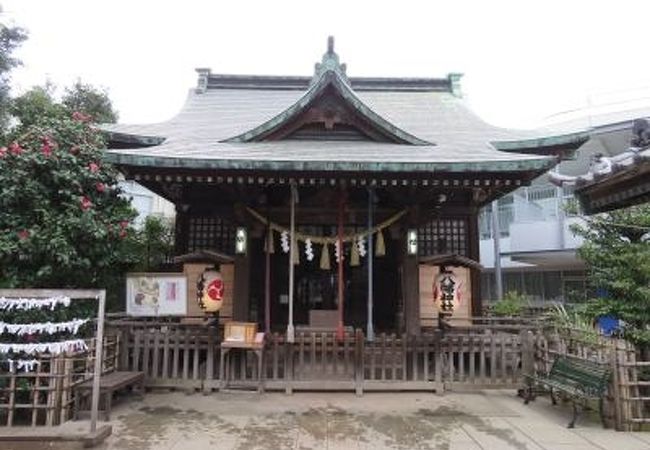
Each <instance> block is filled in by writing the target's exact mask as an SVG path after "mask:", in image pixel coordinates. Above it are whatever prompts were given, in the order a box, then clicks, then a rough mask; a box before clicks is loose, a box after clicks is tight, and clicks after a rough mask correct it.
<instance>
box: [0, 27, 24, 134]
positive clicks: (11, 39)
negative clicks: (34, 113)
mask: <svg viewBox="0 0 650 450" xmlns="http://www.w3.org/2000/svg"><path fill="white" fill-rule="evenodd" d="M25 39H27V33H26V32H25V30H23V29H22V28H19V27H8V26H6V25H5V24H3V23H0V134H4V133H5V132H6V130H7V128H8V125H9V117H10V113H9V105H10V99H9V91H10V89H11V86H10V82H11V77H10V72H11V70H12V69H14V68H15V67H17V66H19V65H20V64H21V62H20V60H18V59H17V58H15V57H14V56H13V53H14V51H15V50H16V48H18V47H19V46H20V45H21V44H22V43H23V41H24V40H25Z"/></svg>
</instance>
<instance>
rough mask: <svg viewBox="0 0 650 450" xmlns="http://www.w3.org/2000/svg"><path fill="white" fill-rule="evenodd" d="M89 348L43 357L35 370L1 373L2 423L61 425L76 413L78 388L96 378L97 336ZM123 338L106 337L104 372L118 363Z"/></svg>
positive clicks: (0, 415)
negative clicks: (72, 353) (94, 376)
mask: <svg viewBox="0 0 650 450" xmlns="http://www.w3.org/2000/svg"><path fill="white" fill-rule="evenodd" d="M86 343H87V345H88V346H89V349H88V351H85V352H80V353H76V354H74V355H60V356H56V357H40V358H38V364H37V366H36V370H35V371H33V372H19V371H15V372H5V373H0V424H3V425H6V426H13V425H31V426H37V425H47V426H52V425H58V424H61V423H63V422H65V421H66V420H68V419H69V418H70V417H71V416H72V412H73V411H72V409H73V404H74V397H73V396H74V388H75V386H77V385H78V384H80V383H82V382H84V381H86V380H89V379H90V378H92V375H93V373H94V364H95V358H94V356H93V355H94V354H95V352H94V346H95V339H88V340H86ZM118 347H119V337H118V336H114V337H111V338H106V339H105V340H104V352H103V356H102V368H103V372H110V371H112V370H114V369H115V367H116V366H117V364H118V354H119V351H118Z"/></svg>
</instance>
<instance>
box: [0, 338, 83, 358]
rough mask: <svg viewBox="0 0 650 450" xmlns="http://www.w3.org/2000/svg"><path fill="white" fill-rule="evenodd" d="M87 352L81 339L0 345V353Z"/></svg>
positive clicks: (53, 353)
mask: <svg viewBox="0 0 650 450" xmlns="http://www.w3.org/2000/svg"><path fill="white" fill-rule="evenodd" d="M82 350H88V346H87V345H86V342H85V341H84V340H83V339H71V340H68V341H60V342H38V343H33V344H11V343H0V353H9V352H12V353H26V354H28V355H34V354H38V353H49V354H50V355H58V354H61V353H65V352H72V351H82Z"/></svg>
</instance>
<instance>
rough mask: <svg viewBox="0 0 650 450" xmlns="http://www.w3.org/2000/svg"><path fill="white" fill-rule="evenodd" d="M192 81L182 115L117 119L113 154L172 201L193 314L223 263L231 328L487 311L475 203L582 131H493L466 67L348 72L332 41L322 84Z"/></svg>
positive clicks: (524, 175) (111, 134) (111, 129)
mask: <svg viewBox="0 0 650 450" xmlns="http://www.w3.org/2000/svg"><path fill="white" fill-rule="evenodd" d="M305 66H306V67H309V61H307V62H305ZM353 67H354V66H351V69H352V70H350V72H353ZM197 72H198V83H197V86H196V87H195V88H193V89H191V91H190V93H189V95H188V98H187V101H186V103H185V105H184V106H183V108H182V110H181V111H180V112H179V113H178V114H177V115H176V116H175V117H173V118H172V119H170V120H168V121H166V122H162V123H155V124H149V125H126V124H117V125H109V126H107V127H106V128H105V131H106V132H107V135H108V139H109V151H108V159H109V160H110V161H111V162H112V163H114V164H115V165H117V167H118V168H119V169H120V171H121V172H122V173H124V175H125V176H126V178H127V179H132V180H135V181H137V182H138V183H140V184H142V185H144V186H146V187H147V188H149V189H151V190H152V191H154V192H155V193H157V194H159V195H161V196H163V197H164V198H166V199H168V200H169V201H171V202H173V203H174V205H175V207H176V248H175V253H176V255H186V256H184V257H183V258H184V259H183V258H181V259H180V260H179V261H185V262H186V264H185V266H184V268H179V270H185V272H186V273H187V274H188V276H189V277H190V279H189V280H188V283H189V286H190V295H189V296H190V298H189V301H188V304H190V305H191V308H190V310H191V311H192V312H193V313H194V314H199V313H200V310H199V309H198V306H197V305H196V302H195V301H194V299H193V298H192V295H194V294H195V292H196V291H195V290H194V291H193V292H194V294H193V293H192V289H195V288H192V286H193V285H195V283H196V276H197V273H196V270H195V268H192V264H191V262H192V261H201V255H203V256H205V258H206V260H205V261H203V262H204V265H203V266H201V270H203V268H205V267H208V266H209V264H207V262H208V260H209V257H210V255H214V254H218V255H221V259H222V260H221V262H222V264H221V271H222V274H223V277H224V281H225V285H226V290H225V291H226V294H225V295H226V304H225V305H224V308H223V310H222V317H224V318H229V317H231V318H233V319H235V320H240V321H252V322H258V324H259V326H260V328H261V329H263V330H264V329H266V330H267V331H268V330H273V331H280V332H284V331H288V333H290V334H291V333H293V332H294V329H296V328H299V327H305V328H314V329H315V328H328V327H329V328H332V327H337V328H338V329H340V328H341V327H355V328H362V329H364V330H365V331H366V332H367V333H369V334H372V333H373V332H375V331H376V330H381V331H398V332H402V333H408V334H418V333H419V332H420V331H421V329H422V328H423V327H430V326H434V325H435V323H436V322H435V320H434V319H435V318H436V317H437V315H438V313H439V312H444V313H447V314H451V315H452V316H455V317H469V316H472V315H478V314H480V312H481V308H482V301H481V297H480V286H479V282H480V270H481V267H480V265H479V264H478V262H477V261H479V234H478V214H479V209H480V208H481V207H482V206H484V205H486V204H487V203H489V202H491V201H493V200H495V199H497V198H499V197H500V196H502V195H504V194H506V193H508V192H511V191H513V190H515V189H517V188H518V187H520V186H525V185H527V184H529V183H530V182H531V180H533V179H534V178H536V177H538V176H540V175H542V174H544V173H545V172H547V171H548V170H549V169H551V168H552V167H554V166H555V165H556V164H557V162H558V160H559V159H560V158H563V157H566V156H568V155H569V156H570V155H571V154H572V153H573V152H574V151H575V150H576V149H577V148H578V147H579V146H581V145H582V144H583V143H584V142H586V141H587V139H588V137H589V136H588V134H586V133H582V132H580V133H572V134H564V135H549V134H548V131H521V130H510V129H503V128H498V127H494V126H492V125H489V124H487V123H485V122H484V121H482V120H481V119H480V118H479V117H478V116H476V115H475V114H474V113H473V112H471V111H470V110H469V109H468V107H467V105H466V104H465V102H464V100H463V97H462V95H461V91H460V78H461V75H460V74H455V73H451V74H449V75H448V76H446V77H444V78H388V77H376V78H375V77H354V76H349V75H348V70H347V69H346V65H345V64H342V63H341V62H340V60H339V56H338V55H337V54H336V53H335V51H334V43H333V40H332V39H331V38H330V40H329V42H328V48H327V51H326V52H325V54H324V55H323V57H322V60H321V62H320V63H318V64H316V66H315V70H314V73H313V75H312V76H260V75H225V74H214V73H212V72H211V71H210V69H197ZM292 229H293V230H294V232H293V233H292V232H291V231H292ZM187 255H190V256H187ZM193 270H194V271H193ZM191 277H194V279H192V278H191Z"/></svg>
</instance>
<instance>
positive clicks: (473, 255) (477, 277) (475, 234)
mask: <svg viewBox="0 0 650 450" xmlns="http://www.w3.org/2000/svg"><path fill="white" fill-rule="evenodd" d="M467 222H468V236H467V239H468V244H469V246H468V250H469V253H468V255H467V256H468V257H469V258H470V259H473V260H474V261H477V262H480V261H481V255H480V241H479V228H478V208H476V207H473V208H472V211H471V214H470V215H469V216H468V218H467ZM470 279H471V282H472V292H471V294H472V308H471V314H472V315H473V316H481V315H482V313H483V302H482V299H481V271H480V270H478V269H470Z"/></svg>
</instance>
